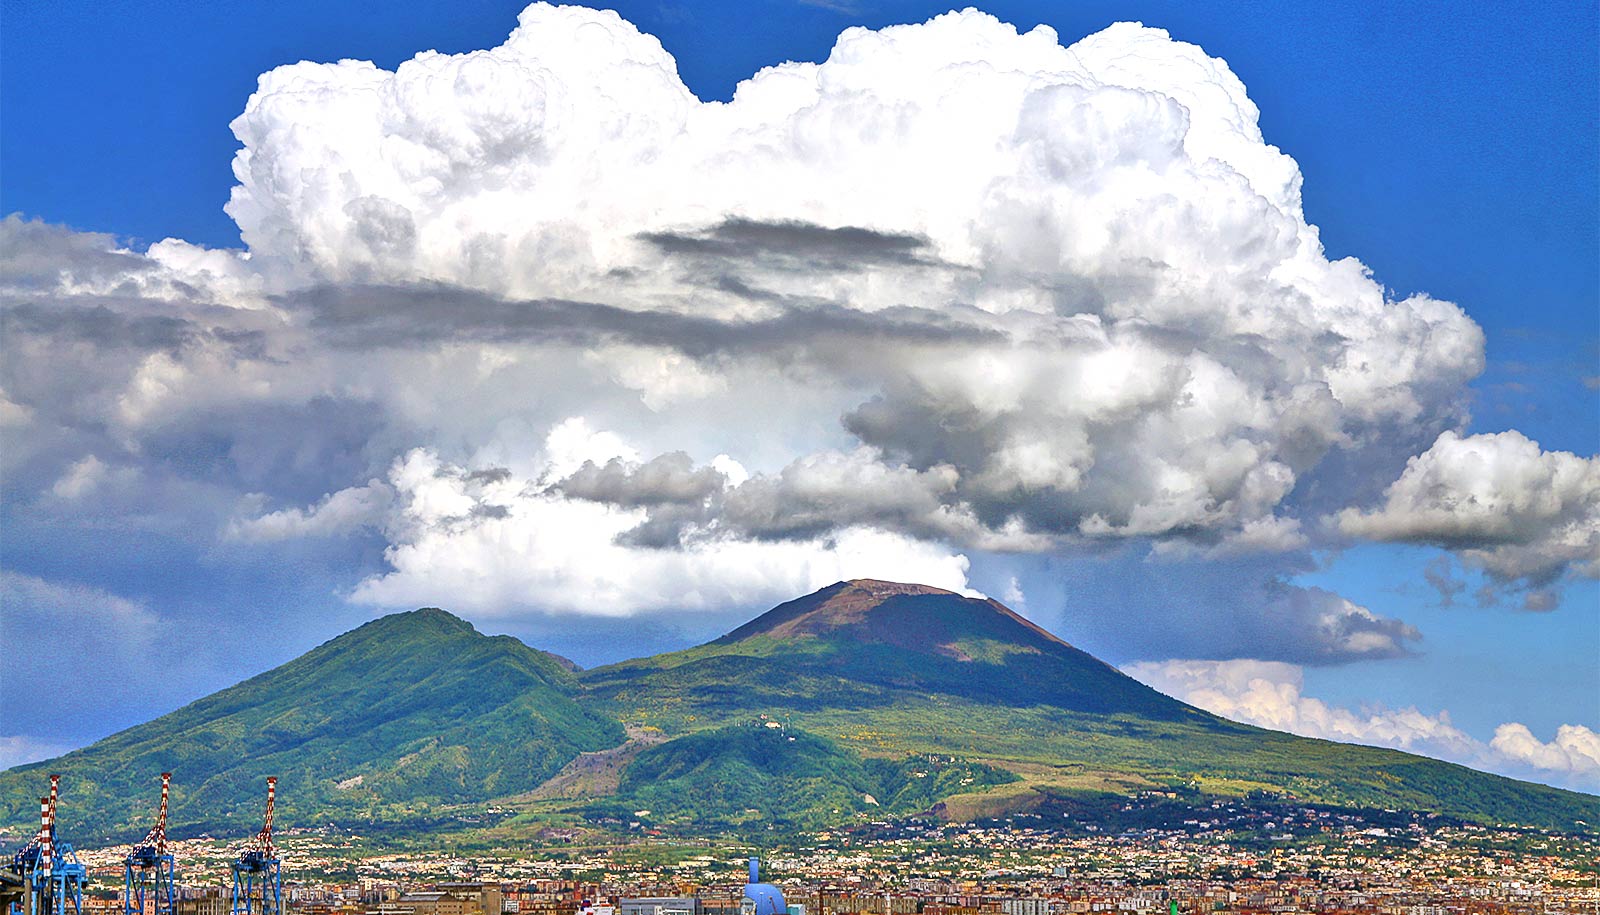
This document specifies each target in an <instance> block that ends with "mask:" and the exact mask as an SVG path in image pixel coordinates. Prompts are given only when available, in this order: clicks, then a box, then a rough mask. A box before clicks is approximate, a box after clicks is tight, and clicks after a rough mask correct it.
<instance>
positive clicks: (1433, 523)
mask: <svg viewBox="0 0 1600 915" xmlns="http://www.w3.org/2000/svg"><path fill="white" fill-rule="evenodd" d="M1338 522H1339V526H1340V528H1341V529H1342V530H1344V531H1345V532H1346V533H1350V534H1355V535H1357V536H1361V537H1366V538H1369V539H1372V540H1387V541H1398V542H1410V543H1428V544H1433V545H1436V546H1440V547H1443V548H1446V549H1451V550H1456V551H1458V552H1459V553H1460V555H1461V556H1462V557H1463V558H1464V559H1465V560H1466V561H1467V562H1469V563H1472V564H1473V565H1476V566H1478V567H1480V568H1482V569H1484V570H1485V571H1487V572H1488V573H1489V574H1490V575H1491V576H1493V577H1495V578H1497V579H1500V580H1502V581H1508V582H1511V581H1515V582H1522V583H1525V584H1527V585H1532V586H1540V585H1546V584H1549V583H1550V582H1552V581H1554V580H1555V579H1556V578H1558V577H1559V576H1560V575H1562V574H1563V573H1564V572H1565V571H1567V570H1568V569H1572V570H1575V571H1577V572H1578V573H1579V574H1583V575H1588V576H1590V577H1594V576H1596V575H1600V458H1593V457H1591V458H1583V457H1579V456H1578V455H1575V454H1572V453H1571V452H1566V451H1545V450H1543V449H1541V448H1540V447H1539V443H1538V442H1535V441H1532V440H1531V439H1529V438H1528V437H1527V436H1525V435H1523V434H1521V433H1520V432H1517V431H1515V430H1512V431H1508V432H1500V433H1495V434H1487V435H1469V436H1461V435H1458V434H1456V433H1454V432H1445V433H1443V434H1442V435H1440V436H1439V439H1438V441H1436V442H1434V443H1433V447H1431V448H1429V449H1428V450H1427V451H1425V452H1423V453H1422V454H1420V455H1418V456H1416V457H1414V458H1412V459H1411V460H1410V461H1409V462H1407V464H1406V468H1405V471H1404V472H1403V473H1402V474H1401V475H1400V478H1399V479H1397V480H1395V481H1394V483H1392V484H1391V485H1390V486H1389V488H1388V489H1387V490H1385V491H1384V494H1383V500H1382V501H1381V503H1380V504H1379V505H1378V506H1377V507H1375V508H1373V509H1370V510H1361V509H1358V508H1349V509H1345V510H1344V511H1342V512H1340V513H1339V516H1338Z"/></svg>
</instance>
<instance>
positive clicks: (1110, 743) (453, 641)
mask: <svg viewBox="0 0 1600 915" xmlns="http://www.w3.org/2000/svg"><path fill="white" fill-rule="evenodd" d="M761 716H766V718H762V717H761ZM780 722H781V725H782V726H781V727H777V728H769V727H766V724H768V723H780ZM625 731H626V733H625ZM630 735H631V738H630ZM789 737H793V738H794V740H793V741H790V740H789V739H788V738H789ZM162 771H172V772H173V773H174V780H173V808H172V820H171V829H172V832H173V833H174V834H175V835H194V834H197V833H199V832H202V831H209V832H212V833H215V834H219V835H225V834H237V835H241V836H242V835H244V834H247V833H248V832H249V831H250V830H252V829H254V828H255V826H256V824H258V822H259V817H260V813H261V804H262V800H263V795H264V787H265V777H266V776H268V775H277V776H278V777H279V778H280V782H279V802H280V808H279V809H280V821H279V822H280V823H281V824H283V825H285V826H293V825H304V826H310V825H325V824H328V823H335V824H338V825H341V826H348V827H352V828H358V829H362V830H367V829H374V830H376V831H378V832H380V833H383V834H387V835H391V836H393V835H405V836H411V837H419V836H427V835H443V834H446V833H449V834H451V835H454V836H460V835H461V834H462V831H463V830H469V831H470V830H472V829H475V828H477V827H474V826H471V825H464V823H467V822H468V821H480V820H481V821H482V822H484V823H486V824H489V825H486V826H485V827H484V829H485V830H486V832H485V835H492V836H494V837H495V840H496V841H499V840H504V839H508V838H509V839H515V840H517V841H522V840H523V839H524V838H526V837H527V836H534V835H536V834H538V831H539V830H540V829H541V828H542V824H546V823H553V822H557V821H559V822H562V823H567V824H570V823H572V822H575V821H581V822H586V823H589V824H599V825H601V826H605V825H607V824H608V823H610V824H612V825H615V823H616V822H617V821H621V822H622V823H627V822H629V821H630V818H631V819H637V817H635V816H634V814H635V813H636V811H638V810H641V809H649V810H651V811H652V813H651V824H652V825H653V826H660V827H663V828H665V829H668V830H670V831H672V832H676V833H680V834H688V835H693V834H719V833H723V832H741V831H747V830H749V829H750V828H752V826H753V825H754V824H755V823H756V822H757V821H760V823H761V824H762V825H763V826H764V825H765V824H768V823H770V824H774V825H775V827H776V826H781V827H782V828H785V829H813V828H820V827H823V826H829V825H835V824H845V823H850V822H858V821H860V820H861V819H862V818H871V819H880V818H883V817H886V816H891V815H900V814H907V813H917V812H922V811H930V810H931V811H934V812H936V813H937V814H939V815H943V816H948V817H952V818H970V817H981V816H988V815H995V814H998V813H1003V812H1006V811H1011V810H1018V809H1024V808H1028V807H1031V806H1036V805H1040V804H1047V803H1050V802H1052V801H1053V800H1057V799H1061V798H1072V797H1089V796H1096V795H1099V796H1105V795H1122V794H1128V793H1132V792H1137V791H1142V790H1149V789H1176V790H1177V791H1179V792H1180V793H1182V794H1183V796H1185V797H1194V796H1201V797H1207V796H1219V795H1220V796H1242V795H1247V794H1252V793H1254V794H1257V795H1258V796H1259V795H1260V794H1261V793H1265V794H1266V795H1270V796H1275V797H1287V798H1294V799H1298V800H1302V801H1306V802H1312V803H1323V804H1331V805H1340V806H1358V807H1359V806H1365V807H1382V808H1392V809H1402V810H1421V811H1437V812H1440V813H1445V814H1449V815H1453V816H1458V817H1461V818H1464V819H1469V820H1479V821H1490V822H1501V823H1520V824H1526V825H1535V826H1547V827H1554V828H1562V829H1574V828H1579V829H1592V827H1590V826H1580V825H1578V823H1579V821H1583V822H1584V823H1586V824H1597V823H1600V798H1596V797H1593V796H1590V795H1584V794H1578V793H1575V792H1571V791H1562V790H1559V789H1555V788H1549V787H1545V786H1542V785H1535V784H1530V783H1527V782H1519V781H1515V780H1512V779H1507V778H1502V777H1500V776H1495V775H1488V774H1485V773H1482V772H1477V771H1474V770H1471V769H1468V768H1465V767H1462V766H1457V765H1453V764H1450V763H1443V762H1439V761H1436V760H1431V759H1425V758H1423V757H1419V756H1413V755H1410V754H1406V753H1401V752H1397V751H1393V750H1382V749H1375V748H1371V747H1359V746H1351V745H1347V744H1338V743H1330V742H1327V741H1321V740H1310V739H1306V738H1300V737H1294V736H1291V735H1288V734H1283V733H1279V732H1275V731H1268V730H1263V729H1260V728H1254V727H1249V726H1246V725H1241V724H1237V723H1234V722H1230V721H1226V720H1224V719H1221V718H1218V717H1216V716H1213V715H1210V714H1208V713H1206V712H1203V711H1200V710H1199V709H1195V708H1192V707H1190V706H1187V705H1184V704H1183V703H1181V702H1178V701H1177V700H1175V699H1172V698H1170V697H1167V696H1164V695H1162V694H1160V693H1158V692H1156V691H1154V690H1152V689H1149V688H1148V687H1146V686H1144V685H1142V684H1139V683H1137V682H1136V681H1134V680H1132V679H1130V678H1128V677H1126V676H1125V675H1123V674H1122V673H1120V672H1119V671H1117V670H1116V669H1115V668H1112V667H1110V666H1108V665H1106V664H1104V663H1102V662H1100V661H1098V660H1096V659H1095V658H1093V657H1091V656H1090V655H1088V654H1086V653H1084V652H1082V651H1080V650H1078V649H1076V648H1073V647H1072V646H1070V645H1068V644H1067V643H1066V642H1063V641H1061V640H1060V639H1058V638H1056V637H1055V636H1053V635H1051V634H1049V633H1047V632H1045V631H1043V630H1041V629H1039V628H1038V627H1036V626H1034V625H1033V624H1031V623H1029V622H1027V621H1026V620H1024V619H1022V618H1021V617H1018V616H1016V615H1015V614H1013V613H1011V612H1010V611H1009V610H1007V609H1006V608H1004V607H1002V606H1000V605H999V604H997V603H995V602H993V601H983V600H972V599H968V598H963V597H961V596H959V595H956V594H951V593H949V592H945V591H939V590H937V589H932V588H924V587H920V586H914V585H897V584H893V583H888V582H876V581H854V582H840V583H839V584H836V585H832V586H830V587H828V588H824V589H823V590H821V591H819V592H817V593H815V594H812V595H808V596H806V597H804V598H800V599H798V600H795V601H790V602H789V603H786V604H783V605H781V606H779V607H777V608H774V609H773V610H772V611H769V612H768V613H766V614H763V615H762V616H760V617H758V618H756V619H754V620H752V621H751V622H750V623H748V624H746V625H745V626H742V627H740V628H739V629H736V630H735V631H734V632H732V633H729V634H728V635H727V636H725V637H723V638H721V639H718V640H716V641H714V642H710V643H708V644H705V645H701V646H699V647H696V648H691V649H688V650H686V651H680V652H673V653H669V654H663V655H657V656H654V657H650V658H642V659H638V660H634V661H628V662H625V663H622V664H615V665H611V666H608V667H603V668H598V669H595V670H592V671H575V670H574V669H573V668H572V666H571V665H570V664H569V663H567V662H564V661H563V660H562V659H559V658H557V657H555V656H554V655H550V654H547V653H545V652H541V651H536V650H534V649H532V648H529V647H527V646H526V645H523V644H522V643H521V642H519V641H517V640H515V639H513V638H510V637H507V636H494V637H490V636H484V635H482V634H480V633H478V632H477V631H475V630H474V629H473V628H472V626H471V625H469V624H468V623H466V622H464V621H462V620H460V619H457V618H456V617H454V616H451V615H450V614H448V613H445V612H444V611H442V610H431V609H430V610H418V611H413V612H410V613H400V614H395V615H392V616H387V617H384V618H382V619H380V620H376V621H374V622H371V623H368V624H367V625H365V626H362V627H360V628H359V629H356V630H354V631H352V632H349V633H346V634H345V635H342V636H340V637H338V638H336V639H333V640H332V641H330V642H328V643H326V644H324V645H322V646H320V647H318V648H316V649H313V650H312V651H310V652H308V653H307V654H305V655H304V656H302V657H300V658H298V659H296V660H294V661H291V662H289V663H288V664H284V665H282V666H280V667H278V668H275V669H273V670H270V671H268V672H266V673H264V674H261V675H260V676H257V677H254V678H252V679H250V680H246V681H245V682H243V683H240V684H238V685H237V686H234V687H231V688H229V689H226V690H223V691H221V692H219V693H216V694H214V695H211V696H208V697H206V698H204V699H201V700H199V701H197V702H194V703H191V704H190V705H187V706H185V707H184V708H182V709H179V710H178V711H176V712H173V713H172V714H169V715H165V716H163V717H161V718H158V719H156V720H154V721H151V722H148V723H146V724H142V725H139V726H136V727H133V728H129V729H128V730H126V731H123V732H121V733H119V734H115V735H113V736H111V737H108V738H106V739H105V740H102V741H99V742H98V743H95V744H93V745H92V746H89V747H86V748H84V749H82V750H77V751H74V752H72V753H68V754H66V755H65V756H62V757H60V758H58V759H54V760H49V761H46V762H42V763H36V764H32V765H28V766H22V767H18V768H15V769H11V770H8V771H6V772H3V773H0V830H3V831H5V832H8V833H10V834H11V835H13V836H15V835H22V834H25V833H28V832H31V831H32V829H33V828H34V825H35V824H36V823H37V817H38V800H37V799H38V797H39V796H40V794H41V793H43V792H44V791H45V790H46V789H47V785H48V782H47V780H46V777H45V776H46V773H49V772H61V773H62V774H63V776H64V777H63V782H62V791H63V794H62V811H61V817H60V823H61V827H62V829H63V831H64V832H65V833H66V835H67V837H68V838H70V839H71V840H72V841H74V842H76V843H77V844H79V845H80V846H92V845H95V844H104V843H105V842H106V841H108V840H127V839H129V838H132V837H136V836H137V835H138V834H142V832H143V831H144V829H145V828H146V827H147V826H148V818H149V817H150V816H151V814H152V813H153V808H154V802H155V791H156V785H157V784H158V781H157V776H158V774H159V773H160V772H162ZM916 772H922V773H923V774H922V775H920V776H919V775H916V774H915V773H916ZM558 773H559V775H558ZM547 780H550V784H551V785H559V786H561V790H560V791H554V790H550V789H546V790H544V791H540V790H538V789H539V788H540V786H541V785H543V784H545V783H546V781H547ZM868 796H870V797H871V799H872V800H873V801H876V802H877V803H875V804H874V803H871V802H869V801H868V800H867V798H868ZM490 802H493V804H494V806H495V808H496V810H497V811H499V813H497V814H496V815H495V816H496V817H500V818H501V819H500V820H496V819H495V817H490V818H487V819H485V818H484V817H482V816H480V814H482V812H483V811H484V808H485V807H486V806H487V805H488V804H489V803H490ZM507 811H509V812H510V813H509V817H510V818H509V819H505V816H507V813H506V812H507ZM495 822H500V823H503V824H504V825H500V826H495V825H493V823H495ZM507 830H511V831H507ZM515 830H522V832H515Z"/></svg>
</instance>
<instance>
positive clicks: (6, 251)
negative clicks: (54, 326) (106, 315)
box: [0, 213, 156, 293]
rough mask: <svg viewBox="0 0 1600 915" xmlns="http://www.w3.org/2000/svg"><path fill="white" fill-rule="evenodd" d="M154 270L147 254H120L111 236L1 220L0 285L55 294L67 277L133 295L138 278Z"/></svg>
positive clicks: (41, 223)
mask: <svg viewBox="0 0 1600 915" xmlns="http://www.w3.org/2000/svg"><path fill="white" fill-rule="evenodd" d="M155 269H156V267H155V265H154V264H152V263H151V262H150V261H149V260H148V259H146V258H145V257H143V256H142V255H139V254H134V253H132V252H128V251H123V250H121V246H120V245H119V244H118V243H117V239H116V237H115V236H112V235H107V234H104V233H100V232H75V231H73V230H72V229H69V228H67V227H66V226H63V225H56V224H53V223H47V222H44V221H42V220H39V219H24V218H23V217H22V215H21V214H19V213H12V214H11V215H9V216H7V217H6V218H4V219H0V282H3V283H4V285H6V286H9V287H11V288H14V289H31V290H49V289H54V288H56V287H57V286H58V285H59V284H60V282H61V278H62V277H63V276H64V275H65V276H72V277H74V278H75V279H78V280H80V281H98V284H99V285H104V286H107V287H111V288H115V289H121V290H123V291H125V292H130V293H131V292H134V291H136V290H137V282H136V278H138V277H140V276H141V275H144V274H149V273H151V272H153V271H154V270H155Z"/></svg>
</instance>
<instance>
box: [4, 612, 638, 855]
mask: <svg viewBox="0 0 1600 915" xmlns="http://www.w3.org/2000/svg"><path fill="white" fill-rule="evenodd" d="M579 689H580V687H579V686H578V684H577V681H576V679H575V678H574V676H573V673H572V671H571V670H570V669H568V667H567V666H565V665H564V663H563V662H562V661H561V660H560V659H558V658H556V657H555V656H553V655H549V654H546V653H545V652H541V651H536V650H534V649H532V648H529V647H528V646H526V645H524V644H522V643H521V642H519V641H517V640H516V639H513V638H510V637H509V636H496V637H488V636H484V635H482V634H480V633H478V632H477V631H475V630H474V629H473V628H472V626H471V625H470V624H468V623H466V622H465V621H463V620H460V619H458V618H456V617H454V616H452V615H450V614H448V613H445V612H444V611H442V610H434V609H427V610H416V611H412V612H410V613H399V614H394V615H392V616H387V617H384V618H382V619H379V620H375V621H373V622H371V623H368V624H366V625H364V626H362V627H360V628H358V629H355V630H353V631H351V632H348V633H345V634H344V635H342V636H339V637H338V638H336V639H333V640H332V641H329V642H327V643H325V644H323V645H321V646H319V647H317V648H315V649H313V650H311V651H310V652H308V653H306V654H305V655H302V656H301V657H299V658H297V659H295V660H293V661H290V662H289V663H287V664H284V665H282V666H280V667H276V668H274V669H272V670H269V671H267V672H266V673H263V674H261V675H259V676H256V677H252V678H251V679H249V680H246V681H244V682H243V683H240V684H238V685H237V686H233V687H230V688H228V689H225V690H222V691H221V692H218V693H214V694H212V695H210V696H207V697H205V698H204V699H200V700H198V701H196V702H193V703H191V704H189V705H186V706H184V707H183V708H181V709H178V710H177V711H175V712H173V713H171V714H169V715H164V716H162V717H160V718H157V719H155V720H154V721H150V722H148V723H146V724H142V725H138V726H136V727H132V728H129V729H127V730H125V731H122V732H120V733H118V734H114V735H112V736H110V737H107V738H106V739H104V740H101V741H99V742H98V743H95V744H93V745H91V746H89V747H86V748H84V749H82V750H77V751H74V752H72V753H68V754H67V755H65V756H63V757H60V758H59V759H54V760H49V761H47V762H43V763H36V764H33V765H28V766H21V767H17V768H14V769H10V770H8V771H6V772H4V773H0V815H3V822H4V823H5V825H6V827H8V828H9V829H23V828H30V827H31V826H32V824H34V823H36V822H37V820H38V798H39V796H40V794H41V793H43V791H44V790H46V789H47V787H48V782H47V780H46V778H45V775H46V773H48V772H60V773H62V775H63V779H62V786H61V787H62V803H61V825H62V828H63V829H67V828H69V827H70V828H72V829H73V834H72V835H73V839H74V841H76V842H77V843H78V844H80V845H83V844H86V843H89V842H90V841H92V840H95V839H102V838H126V837H127V836H128V835H131V834H132V833H133V832H142V831H143V829H144V828H147V827H148V822H147V820H148V818H149V817H150V816H152V815H153V813H154V806H155V800H156V798H157V790H156V786H157V785H158V784H159V782H158V779H157V776H158V775H159V773H161V772H163V771H171V772H172V773H173V782H172V810H171V814H170V817H171V824H172V829H173V831H174V832H175V833H177V834H184V833H193V832H198V831H202V830H208V829H224V828H232V829H234V830H237V829H240V828H243V827H244V826H246V825H248V824H250V823H252V822H256V821H258V820H259V818H260V816H261V808H262V804H263V802H264V800H265V793H266V776H268V775H276V776H278V778H279V782H278V804H279V811H280V816H281V820H280V822H283V823H296V822H299V823H313V822H314V823H328V822H335V823H345V822H349V823H364V822H379V823H382V822H401V821H418V822H425V821H427V820H429V819H430V818H433V817H436V816H438V814H439V808H441V807H443V806H446V805H455V804H460V803H463V802H473V801H484V800H487V799H489V798H491V797H496V796H499V795H504V794H512V793H516V792H519V791H526V790H529V789H531V788H533V787H535V786H537V785H538V784H540V783H541V782H542V781H544V780H545V779H546V778H548V777H549V776H550V775H552V774H554V773H555V772H556V771H557V770H558V769H560V768H561V767H562V766H563V765H565V764H566V763H567V762H568V761H569V760H571V759H572V758H573V757H574V756H576V755H577V754H578V753H579V752H581V751H584V750H596V749H602V748H604V747H608V746H612V745H614V744H616V743H618V742H619V741H621V740H622V739H623V733H622V728H621V727H620V726H619V725H618V724H617V723H616V722H615V721H613V720H611V719H609V718H607V717H605V716H603V715H601V714H598V713H596V712H595V711H592V710H590V709H585V708H583V707H580V706H579V705H578V704H577V703H576V702H574V700H573V695H574V694H575V693H576V692H577V691H578V690H579Z"/></svg>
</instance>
